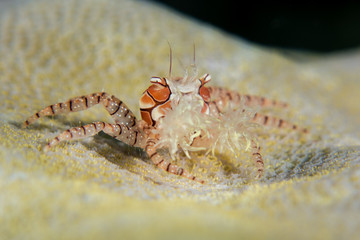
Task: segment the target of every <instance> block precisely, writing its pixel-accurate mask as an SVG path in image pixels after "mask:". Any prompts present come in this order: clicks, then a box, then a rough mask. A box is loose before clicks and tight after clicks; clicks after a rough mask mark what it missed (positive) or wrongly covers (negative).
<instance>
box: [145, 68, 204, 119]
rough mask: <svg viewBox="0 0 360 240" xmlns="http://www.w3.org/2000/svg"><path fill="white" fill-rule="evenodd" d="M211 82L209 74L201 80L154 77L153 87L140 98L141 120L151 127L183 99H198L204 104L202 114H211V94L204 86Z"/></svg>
mask: <svg viewBox="0 0 360 240" xmlns="http://www.w3.org/2000/svg"><path fill="white" fill-rule="evenodd" d="M210 80H211V76H210V75H209V74H205V75H204V76H202V77H201V78H199V79H193V78H187V77H186V78H180V77H179V78H173V79H171V80H169V79H167V78H163V77H152V78H151V79H150V82H151V83H152V84H151V86H150V87H149V88H148V89H147V90H146V91H145V92H144V93H143V95H142V97H141V98H140V112H141V118H142V119H143V120H144V121H145V122H147V123H148V124H149V125H151V126H155V124H156V122H157V121H158V120H159V119H160V118H162V117H164V116H165V114H166V112H167V110H170V109H171V107H172V106H176V105H178V103H179V102H180V101H181V100H182V99H187V98H198V99H199V100H200V101H202V102H203V103H202V104H203V107H202V109H201V112H202V113H204V114H209V105H208V103H209V101H210V92H209V90H208V89H207V88H206V87H205V86H204V85H205V84H206V83H207V82H209V81H210Z"/></svg>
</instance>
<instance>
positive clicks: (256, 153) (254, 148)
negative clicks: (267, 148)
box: [250, 140, 264, 178]
mask: <svg viewBox="0 0 360 240" xmlns="http://www.w3.org/2000/svg"><path fill="white" fill-rule="evenodd" d="M250 147H251V154H252V159H253V161H254V163H255V166H256V167H257V171H258V174H257V178H261V176H262V174H263V172H264V162H263V159H262V156H261V153H260V147H259V146H258V144H257V143H256V142H255V141H254V140H251V145H250Z"/></svg>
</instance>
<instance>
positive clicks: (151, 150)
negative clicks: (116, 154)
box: [145, 138, 204, 184]
mask: <svg viewBox="0 0 360 240" xmlns="http://www.w3.org/2000/svg"><path fill="white" fill-rule="evenodd" d="M156 150H157V147H156V140H155V139H154V138H149V139H148V140H147V141H146V147H145V151H146V153H147V154H148V155H149V157H150V159H151V161H152V162H153V163H154V164H155V165H156V166H157V167H159V168H161V169H163V170H165V171H167V172H169V173H172V174H175V175H179V176H182V177H186V178H188V179H190V180H194V181H197V182H199V183H202V184H203V183H204V181H203V180H200V179H197V178H196V177H195V176H194V175H192V174H190V173H189V172H188V171H187V170H185V169H183V168H182V167H179V166H177V165H175V164H173V163H171V162H169V161H167V160H165V159H164V157H162V156H161V155H160V154H159V153H158V152H157V151H156Z"/></svg>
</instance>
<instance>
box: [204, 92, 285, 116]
mask: <svg viewBox="0 0 360 240" xmlns="http://www.w3.org/2000/svg"><path fill="white" fill-rule="evenodd" d="M208 89H209V91H210V96H211V99H212V100H213V101H214V103H215V104H216V106H217V107H218V109H219V110H220V112H224V111H226V110H227V109H228V107H230V105H238V104H240V103H241V101H242V99H244V100H243V101H244V103H245V105H246V106H260V107H280V108H286V107H287V106H288V104H287V103H283V102H279V101H276V100H270V99H267V98H264V97H259V96H252V95H242V94H240V93H238V92H234V91H230V90H227V89H225V88H222V87H212V86H210V87H208Z"/></svg>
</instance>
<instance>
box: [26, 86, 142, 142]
mask: <svg viewBox="0 0 360 240" xmlns="http://www.w3.org/2000/svg"><path fill="white" fill-rule="evenodd" d="M96 104H102V105H103V106H104V107H105V108H106V110H107V111H108V113H109V114H110V115H111V117H112V118H113V119H114V121H115V123H116V124H110V123H104V122H95V123H91V124H88V125H85V126H80V127H75V128H71V129H69V130H66V131H65V132H63V133H62V134H60V135H59V136H57V137H55V138H54V139H53V140H51V141H50V143H49V144H48V145H47V148H49V147H51V146H53V145H56V144H57V143H59V142H61V141H64V140H71V139H79V138H84V137H88V136H93V135H95V134H97V133H98V132H100V131H104V132H105V133H107V134H109V135H111V136H113V137H115V138H116V139H118V140H120V141H123V142H124V143H126V144H129V145H131V146H138V147H144V136H143V133H142V131H140V129H139V127H138V126H137V123H138V122H137V120H136V117H135V116H134V114H133V113H132V112H131V111H130V110H129V109H128V107H127V106H126V105H125V104H124V103H123V102H122V101H120V100H119V99H118V98H116V97H115V96H112V95H109V94H107V93H105V92H99V93H93V94H89V95H86V96H81V97H75V98H71V99H69V100H68V101H66V102H63V103H56V104H53V105H50V106H48V107H46V108H44V109H43V110H41V111H39V112H37V113H35V114H34V115H32V116H31V117H29V118H28V119H27V120H26V121H25V122H24V124H23V126H24V127H26V126H28V125H30V124H32V123H33V122H35V121H36V120H37V119H39V118H41V117H44V116H53V115H57V114H65V113H70V112H78V111H82V110H86V109H88V108H90V107H92V106H95V105H96Z"/></svg>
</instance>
